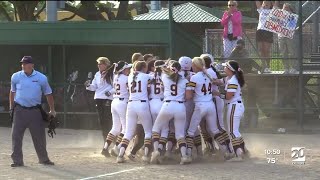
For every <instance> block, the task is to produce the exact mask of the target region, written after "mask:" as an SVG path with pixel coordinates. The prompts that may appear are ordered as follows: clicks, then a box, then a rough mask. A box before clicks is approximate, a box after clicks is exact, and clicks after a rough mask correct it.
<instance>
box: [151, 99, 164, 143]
mask: <svg viewBox="0 0 320 180" xmlns="http://www.w3.org/2000/svg"><path fill="white" fill-rule="evenodd" d="M149 104H150V113H151V116H152V124H154V122H155V121H156V119H157V117H158V115H159V112H160V110H161V107H162V104H163V101H161V99H151V100H150V101H149ZM168 134H169V125H168V126H165V127H163V129H162V130H161V137H165V138H168Z"/></svg>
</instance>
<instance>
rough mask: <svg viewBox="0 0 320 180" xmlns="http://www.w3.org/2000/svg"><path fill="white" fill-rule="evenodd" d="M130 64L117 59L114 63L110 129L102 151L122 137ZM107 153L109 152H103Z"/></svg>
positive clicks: (118, 142)
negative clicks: (113, 91)
mask: <svg viewBox="0 0 320 180" xmlns="http://www.w3.org/2000/svg"><path fill="white" fill-rule="evenodd" d="M131 66H132V65H131V64H128V63H126V62H124V61H119V62H118V63H114V71H113V73H114V79H113V88H114V89H115V93H114V94H113V98H114V99H113V101H112V103H111V113H112V123H113V124H112V129H111V130H110V132H109V134H108V135H107V138H106V142H105V144H104V148H103V151H104V152H105V151H108V148H109V146H110V144H111V143H112V142H113V141H114V139H115V138H116V137H117V136H118V137H117V140H116V146H115V147H114V148H117V145H119V144H120V142H121V140H122V137H123V135H124V132H125V129H126V128H125V127H126V110H127V103H128V98H129V92H128V75H129V72H130V68H131ZM104 154H109V153H106V152H105V153H104Z"/></svg>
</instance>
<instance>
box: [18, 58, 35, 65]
mask: <svg viewBox="0 0 320 180" xmlns="http://www.w3.org/2000/svg"><path fill="white" fill-rule="evenodd" d="M20 63H24V64H33V62H32V57H31V56H23V58H22V59H21V61H20Z"/></svg>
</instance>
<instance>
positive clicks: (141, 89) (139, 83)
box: [128, 72, 150, 101]
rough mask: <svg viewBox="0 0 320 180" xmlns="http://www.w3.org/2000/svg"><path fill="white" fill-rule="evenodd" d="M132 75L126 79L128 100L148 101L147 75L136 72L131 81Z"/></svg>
mask: <svg viewBox="0 0 320 180" xmlns="http://www.w3.org/2000/svg"><path fill="white" fill-rule="evenodd" d="M133 77H134V75H133V73H131V74H130V75H129V77H128V88H129V94H130V95H129V100H132V101H137V100H148V87H149V84H150V76H149V75H148V74H145V73H142V72H138V74H137V75H136V77H135V79H134V80H133Z"/></svg>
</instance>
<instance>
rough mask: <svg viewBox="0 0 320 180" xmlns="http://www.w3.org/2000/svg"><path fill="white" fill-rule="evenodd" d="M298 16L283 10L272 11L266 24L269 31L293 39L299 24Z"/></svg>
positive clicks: (265, 26)
mask: <svg viewBox="0 0 320 180" xmlns="http://www.w3.org/2000/svg"><path fill="white" fill-rule="evenodd" d="M298 17H299V16H298V15H297V14H293V13H290V12H288V11H286V10H282V9H272V10H271V12H270V14H269V15H268V17H267V20H266V22H265V24H264V28H265V29H266V30H267V31H270V32H273V33H277V34H278V35H279V36H282V37H288V38H290V39H292V38H293V34H294V31H295V28H296V25H297V22H298Z"/></svg>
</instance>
